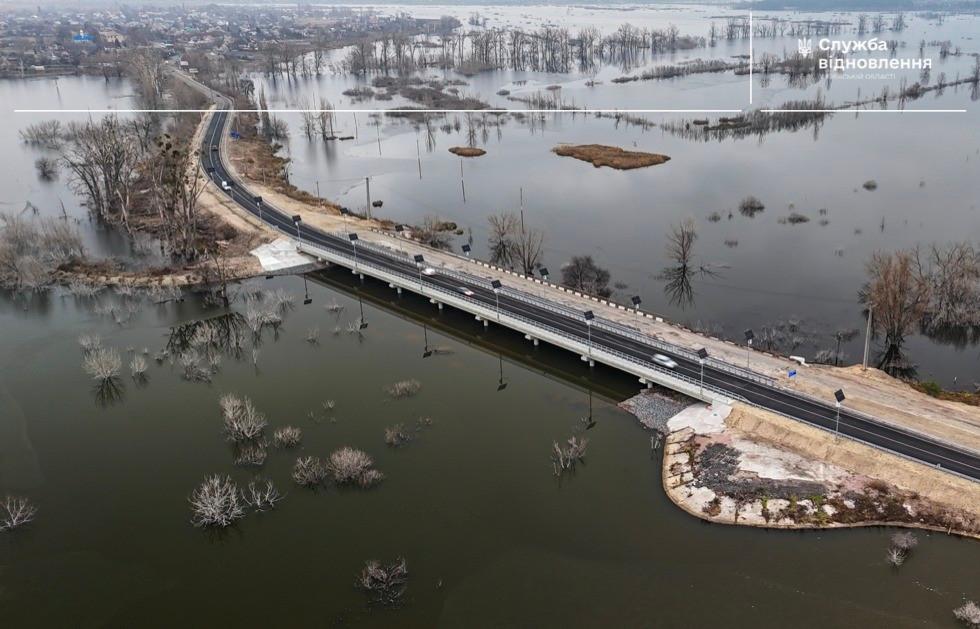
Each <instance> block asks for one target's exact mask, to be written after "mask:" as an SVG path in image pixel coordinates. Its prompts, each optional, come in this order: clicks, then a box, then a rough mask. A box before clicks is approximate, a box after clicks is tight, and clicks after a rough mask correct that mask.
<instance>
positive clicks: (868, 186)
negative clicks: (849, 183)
mask: <svg viewBox="0 0 980 629" xmlns="http://www.w3.org/2000/svg"><path fill="white" fill-rule="evenodd" d="M861 187H862V188H864V189H865V190H868V191H871V190H877V189H878V182H877V181H875V180H874V179H868V180H867V181H865V182H864V183H863V184H861Z"/></svg>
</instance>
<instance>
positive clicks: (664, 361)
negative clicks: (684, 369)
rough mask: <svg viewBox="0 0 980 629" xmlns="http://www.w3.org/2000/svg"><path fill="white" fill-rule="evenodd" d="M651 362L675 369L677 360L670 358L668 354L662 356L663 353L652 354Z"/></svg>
mask: <svg viewBox="0 0 980 629" xmlns="http://www.w3.org/2000/svg"><path fill="white" fill-rule="evenodd" d="M652 360H653V362H655V363H657V364H658V365H660V366H661V367H666V368H667V369H677V362H676V361H675V360H673V359H672V358H670V357H669V356H664V355H663V354H654V355H653V357H652Z"/></svg>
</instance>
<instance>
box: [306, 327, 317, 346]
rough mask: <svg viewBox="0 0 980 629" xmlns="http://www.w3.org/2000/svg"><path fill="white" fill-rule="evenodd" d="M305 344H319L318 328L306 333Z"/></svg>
mask: <svg viewBox="0 0 980 629" xmlns="http://www.w3.org/2000/svg"><path fill="white" fill-rule="evenodd" d="M306 342H307V343H309V344H310V345H317V344H318V343H319V342H320V328H318V327H312V328H310V329H309V330H307V331H306Z"/></svg>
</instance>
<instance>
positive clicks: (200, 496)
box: [188, 474, 245, 528]
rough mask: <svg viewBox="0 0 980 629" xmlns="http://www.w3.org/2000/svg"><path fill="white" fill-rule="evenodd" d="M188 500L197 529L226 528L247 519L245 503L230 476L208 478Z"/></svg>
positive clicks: (192, 520) (192, 519)
mask: <svg viewBox="0 0 980 629" xmlns="http://www.w3.org/2000/svg"><path fill="white" fill-rule="evenodd" d="M188 500H189V502H190V503H191V522H192V523H193V524H194V526H197V527H218V528H225V527H227V526H231V525H232V524H234V523H235V522H236V521H237V520H240V519H241V518H243V517H245V507H244V503H245V501H244V500H243V497H242V495H241V492H240V491H239V489H238V485H236V484H235V482H234V481H233V480H231V477H230V476H225V477H224V478H222V477H221V476H219V475H217V474H215V475H214V476H208V477H207V478H205V479H204V482H203V483H201V484H200V485H199V486H198V487H197V488H196V489H195V490H194V491H193V492H192V493H191V496H190V498H189V499H188Z"/></svg>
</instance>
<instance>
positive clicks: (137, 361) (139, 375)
mask: <svg viewBox="0 0 980 629" xmlns="http://www.w3.org/2000/svg"><path fill="white" fill-rule="evenodd" d="M129 372H130V373H131V374H132V376H133V378H134V379H136V380H142V379H144V378H146V359H145V358H143V357H142V356H133V359H132V360H130V361H129Z"/></svg>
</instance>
